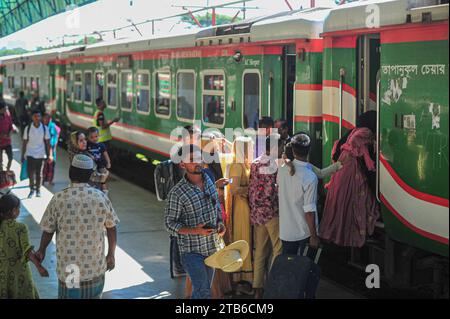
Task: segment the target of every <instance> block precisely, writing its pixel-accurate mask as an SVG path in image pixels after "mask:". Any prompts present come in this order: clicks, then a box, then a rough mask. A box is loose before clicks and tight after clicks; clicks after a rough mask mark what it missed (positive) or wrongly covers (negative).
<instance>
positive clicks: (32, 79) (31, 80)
mask: <svg viewBox="0 0 450 319" xmlns="http://www.w3.org/2000/svg"><path fill="white" fill-rule="evenodd" d="M33 82H34V75H33V76H30V91H31V92H33V91H34V88H33Z"/></svg>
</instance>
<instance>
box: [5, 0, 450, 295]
mask: <svg viewBox="0 0 450 319" xmlns="http://www.w3.org/2000/svg"><path fill="white" fill-rule="evenodd" d="M0 64H1V71H2V72H1V73H2V75H1V76H2V78H1V79H2V81H3V86H2V87H3V97H4V99H5V100H6V101H7V102H8V103H9V104H11V105H13V104H14V101H15V98H16V96H17V93H18V91H19V90H24V91H25V92H27V93H30V92H31V91H33V90H39V91H40V93H41V97H43V98H44V99H45V100H46V101H47V104H48V108H49V110H51V111H53V112H54V113H55V114H56V118H57V120H58V121H59V122H60V124H61V126H62V127H63V129H64V131H66V132H69V131H70V130H72V129H75V128H76V129H80V128H81V129H86V128H87V127H89V126H91V124H92V119H93V114H94V112H95V100H96V98H97V97H103V98H104V100H105V101H106V104H107V110H106V111H105V112H106V115H107V117H108V118H112V117H115V116H116V115H118V114H120V115H121V121H120V122H119V123H117V125H114V126H113V127H112V134H113V138H114V141H113V146H114V147H115V148H117V149H120V150H122V151H125V152H129V153H130V154H137V153H139V154H144V155H146V156H148V157H150V158H152V159H157V160H161V159H165V158H167V157H168V156H169V155H168V154H169V150H170V148H171V147H172V145H173V143H174V141H173V140H171V139H170V133H171V131H172V130H173V129H174V128H175V127H177V126H185V125H187V124H191V123H193V122H194V121H195V120H196V121H199V123H201V126H202V128H203V129H205V128H210V127H213V128H218V129H220V130H224V129H225V128H243V129H248V128H256V127H257V125H258V119H259V118H261V116H271V117H273V118H275V119H277V118H285V119H287V120H288V122H289V125H290V128H291V131H293V132H296V131H300V130H303V131H308V132H309V133H310V135H311V136H312V138H313V144H314V147H313V149H312V152H311V158H310V160H311V162H313V163H314V164H315V165H318V166H326V165H328V164H329V163H330V161H331V159H330V154H331V149H332V146H333V143H334V141H336V140H337V139H339V137H340V136H342V135H343V134H344V133H345V132H346V130H348V129H351V128H352V127H354V125H355V121H356V118H357V117H358V115H359V114H361V113H363V112H365V111H367V110H377V111H378V113H377V114H378V125H377V126H378V132H377V134H378V139H377V143H378V145H377V167H378V170H377V186H378V199H379V201H380V203H381V206H382V216H383V223H382V224H380V225H378V231H381V232H383V233H385V234H386V236H385V242H383V243H382V245H378V246H375V245H368V247H365V248H366V249H368V250H369V256H370V258H369V259H370V260H369V262H375V263H377V264H379V265H381V266H382V268H383V273H384V276H385V278H386V279H388V280H390V281H391V282H398V283H399V284H407V285H408V284H411V283H412V282H413V281H414V277H415V274H416V273H424V272H428V273H431V274H432V275H431V276H432V277H433V278H434V284H435V285H438V284H440V283H442V281H441V280H440V279H439V278H441V277H442V276H443V275H444V276H446V275H447V276H448V238H449V234H448V233H449V209H448V207H449V206H448V198H449V193H448V181H449V180H448V176H449V175H448V167H449V165H448V164H449V163H448V118H449V117H448V97H449V96H448V72H449V64H448V1H437V0H412V1H407V0H394V1H393V0H388V1H386V0H384V1H379V0H378V1H360V2H352V3H349V4H346V5H341V6H338V7H336V8H311V9H305V10H298V11H289V12H281V13H278V14H273V15H271V16H267V17H262V18H259V19H253V20H246V21H243V22H239V23H236V24H232V25H225V26H216V27H212V28H208V29H203V30H201V31H198V32H192V33H186V34H182V35H176V36H170V37H155V38H149V39H142V40H118V41H115V42H113V43H106V42H101V43H97V44H93V45H87V46H82V45H80V46H73V47H66V48H61V49H53V50H48V51H42V52H37V53H30V54H24V55H20V56H10V57H4V58H1V62H0ZM352 256H353V254H352ZM440 276H441V277H440ZM436 278H438V279H436ZM447 287H448V284H447ZM447 293H448V292H447Z"/></svg>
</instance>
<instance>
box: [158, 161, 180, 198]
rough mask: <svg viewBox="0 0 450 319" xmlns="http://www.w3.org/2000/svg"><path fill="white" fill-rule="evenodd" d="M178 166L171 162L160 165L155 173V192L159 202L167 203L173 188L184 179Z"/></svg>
mask: <svg viewBox="0 0 450 319" xmlns="http://www.w3.org/2000/svg"><path fill="white" fill-rule="evenodd" d="M182 177H183V176H182V173H181V170H180V169H179V168H178V165H176V164H175V163H173V162H172V161H171V160H166V161H163V162H161V163H159V164H158V165H157V166H156V168H155V172H154V179H155V191H156V196H157V198H158V200H159V201H165V200H166V199H167V195H168V194H169V192H170V190H171V189H172V187H174V186H175V185H176V184H177V183H178V182H179V181H180V179H181V178H182Z"/></svg>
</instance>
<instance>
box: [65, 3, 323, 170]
mask: <svg viewBox="0 0 450 319" xmlns="http://www.w3.org/2000/svg"><path fill="white" fill-rule="evenodd" d="M328 11H329V10H328V9H324V8H315V9H309V10H301V11H295V12H286V13H281V14H277V15H274V16H270V17H265V18H261V19H255V20H250V21H245V22H243V23H241V24H235V25H230V26H218V27H213V28H209V29H205V30H202V31H200V32H198V33H191V34H183V35H180V36H172V37H167V38H154V39H146V40H139V41H134V42H129V41H122V42H119V43H113V44H108V43H99V44H95V45H90V46H87V47H86V48H85V49H84V50H83V51H82V52H75V53H73V52H66V53H63V54H62V55H61V59H62V61H64V65H65V68H66V79H67V81H66V83H67V88H68V94H67V95H66V103H65V105H66V107H65V109H64V110H61V113H62V114H63V116H65V117H64V118H63V122H67V123H69V124H70V125H71V126H74V127H78V128H87V127H89V126H91V125H92V115H93V113H94V111H95V100H96V98H98V97H103V98H104V100H105V101H106V102H107V103H106V104H107V110H106V115H107V116H108V117H109V118H112V117H115V116H117V115H120V116H121V118H122V120H121V121H120V122H119V123H118V124H117V125H114V126H113V127H112V128H111V129H112V135H113V138H114V142H113V145H114V146H116V147H117V148H120V149H126V150H128V151H129V152H131V153H137V152H139V153H143V154H145V155H147V156H150V157H152V158H156V159H162V158H167V157H168V154H169V150H170V147H171V146H172V145H173V141H171V140H170V133H171V131H172V130H173V129H174V128H176V127H177V126H185V125H187V124H191V123H193V121H194V120H197V121H199V122H200V123H201V126H202V128H217V129H219V130H222V131H224V129H225V128H227V127H229V128H242V129H248V128H254V129H257V127H258V120H259V118H260V117H261V116H265V115H268V116H272V117H273V118H285V119H287V120H288V122H289V125H290V126H291V128H292V129H294V130H299V129H307V130H314V136H315V137H317V139H318V140H317V143H315V145H316V146H317V149H315V150H314V154H315V155H314V158H313V161H314V162H315V163H316V164H317V165H320V164H321V163H320V161H321V151H320V145H321V141H320V140H319V139H320V138H321V134H320V132H321V123H318V122H317V121H311V119H314V118H313V117H311V116H309V115H310V114H309V112H314V114H315V115H320V113H321V93H320V90H318V89H317V87H318V86H320V83H321V80H322V79H321V74H322V72H321V69H320V64H321V50H322V40H320V38H319V33H320V32H321V31H322V25H323V19H324V18H325V16H326V14H327V12H328ZM294 103H295V105H294ZM306 106H307V107H306ZM224 133H225V132H224ZM316 154H317V156H316Z"/></svg>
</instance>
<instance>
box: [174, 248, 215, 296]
mask: <svg viewBox="0 0 450 319" xmlns="http://www.w3.org/2000/svg"><path fill="white" fill-rule="evenodd" d="M205 259H206V257H205V256H203V255H201V254H197V253H182V254H181V263H182V264H183V267H184V270H185V271H186V272H187V274H188V275H189V277H190V278H191V282H192V295H191V299H211V284H212V280H213V277H214V269H213V268H210V267H208V266H206V265H205Z"/></svg>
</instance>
